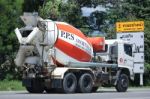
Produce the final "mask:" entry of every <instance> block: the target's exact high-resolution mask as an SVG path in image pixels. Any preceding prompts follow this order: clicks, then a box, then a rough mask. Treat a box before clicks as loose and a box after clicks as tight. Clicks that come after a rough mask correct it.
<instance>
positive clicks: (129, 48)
mask: <svg viewBox="0 0 150 99" xmlns="http://www.w3.org/2000/svg"><path fill="white" fill-rule="evenodd" d="M124 51H125V53H126V54H127V55H129V56H132V46H131V45H130V44H124Z"/></svg>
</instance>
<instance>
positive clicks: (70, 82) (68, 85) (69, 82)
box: [67, 78, 74, 88]
mask: <svg viewBox="0 0 150 99" xmlns="http://www.w3.org/2000/svg"><path fill="white" fill-rule="evenodd" d="M73 81H74V80H73V79H72V78H68V80H67V88H71V87H73V83H74V82H73Z"/></svg>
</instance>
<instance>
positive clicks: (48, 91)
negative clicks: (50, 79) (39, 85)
mask: <svg viewBox="0 0 150 99" xmlns="http://www.w3.org/2000/svg"><path fill="white" fill-rule="evenodd" d="M45 91H46V93H55V92H56V89H54V88H50V89H48V88H45Z"/></svg>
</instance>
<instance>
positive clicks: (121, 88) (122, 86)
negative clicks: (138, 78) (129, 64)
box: [115, 74, 129, 92]
mask: <svg viewBox="0 0 150 99" xmlns="http://www.w3.org/2000/svg"><path fill="white" fill-rule="evenodd" d="M128 86H129V79H128V76H127V75H126V74H121V75H120V76H119V79H118V81H117V85H116V86H115V87H116V90H117V91H118V92H126V91H127V89H128Z"/></svg>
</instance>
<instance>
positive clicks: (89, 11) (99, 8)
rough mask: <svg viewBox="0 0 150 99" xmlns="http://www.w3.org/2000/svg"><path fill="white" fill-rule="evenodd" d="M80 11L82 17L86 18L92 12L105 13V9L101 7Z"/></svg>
mask: <svg viewBox="0 0 150 99" xmlns="http://www.w3.org/2000/svg"><path fill="white" fill-rule="evenodd" d="M81 10H82V15H83V16H86V17H88V16H90V14H91V13H92V12H94V11H104V12H105V11H106V8H104V7H102V6H101V5H99V6H97V7H96V8H93V7H82V8H81Z"/></svg>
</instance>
